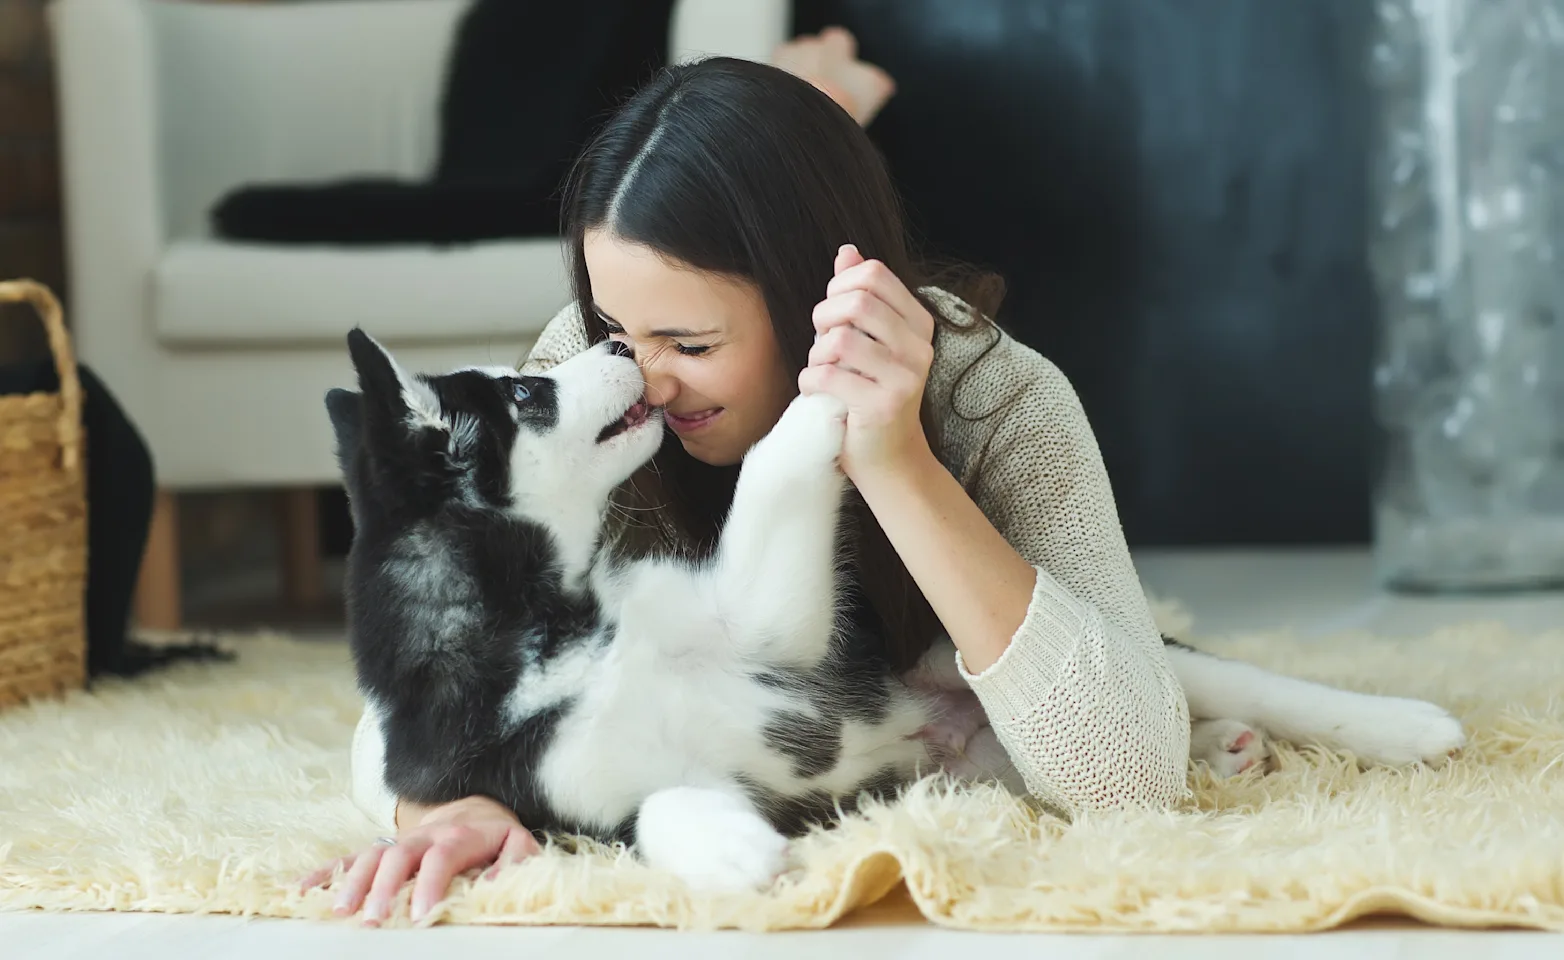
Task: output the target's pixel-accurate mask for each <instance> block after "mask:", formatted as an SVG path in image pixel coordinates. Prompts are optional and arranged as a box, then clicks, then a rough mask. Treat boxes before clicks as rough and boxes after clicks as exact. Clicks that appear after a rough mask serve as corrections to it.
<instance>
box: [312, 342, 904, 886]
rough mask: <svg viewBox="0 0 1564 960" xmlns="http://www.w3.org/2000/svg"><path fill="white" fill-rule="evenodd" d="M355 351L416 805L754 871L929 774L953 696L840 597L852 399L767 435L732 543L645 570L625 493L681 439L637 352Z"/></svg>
mask: <svg viewBox="0 0 1564 960" xmlns="http://www.w3.org/2000/svg"><path fill="white" fill-rule="evenodd" d="M348 346H349V352H350V353H351V355H352V358H353V363H354V366H355V367H356V368H357V372H358V379H359V392H357V393H353V392H349V391H346V390H333V391H331V392H330V393H329V394H328V396H327V407H328V409H329V411H330V414H331V418H332V422H333V425H334V427H335V429H336V434H337V441H338V455H339V458H340V461H341V466H342V470H343V475H344V479H345V482H346V486H347V490H348V493H349V497H350V502H351V504H352V512H353V519H354V523H355V528H356V530H355V536H354V541H353V545H352V548H351V551H350V553H349V556H348V583H347V589H348V609H349V618H350V623H351V644H352V650H353V656H354V661H355V664H356V666H357V670H358V676H359V683H360V687H361V688H362V690H363V692H364V694H365V696H366V699H367V700H368V701H369V705H370V707H371V708H372V709H374V710H376V711H377V713H378V715H379V719H380V728H381V732H382V735H383V737H384V744H385V779H386V783H387V785H388V786H389V787H390V788H391V789H392V790H393V791H394V792H395V793H396V794H397V795H398V796H400V797H403V798H406V799H409V800H412V801H415V802H419V803H430V804H432V803H440V802H444V801H449V800H455V799H457V798H459V797H464V796H468V795H472V794H482V795H485V796H489V797H492V798H494V799H496V800H498V801H499V802H501V803H503V804H505V805H506V806H508V807H510V808H511V809H512V810H514V811H515V812H516V814H517V815H518V816H519V817H520V819H521V822H522V823H524V824H526V825H527V826H528V827H531V828H533V829H538V830H551V831H552V830H557V831H563V832H571V833H582V834H586V835H590V836H595V837H598V838H602V839H618V840H624V841H626V842H630V843H633V844H634V845H635V846H636V847H637V848H638V850H639V851H640V853H641V854H642V856H643V857H644V858H645V859H646V860H647V861H648V862H649V863H650V864H652V865H653V866H655V867H659V868H664V869H668V870H671V871H673V872H674V873H676V874H678V875H680V876H681V877H683V878H684V879H685V880H687V881H689V882H690V883H691V884H692V885H694V886H696V887H699V888H724V889H731V888H739V887H752V886H756V885H763V884H765V883H767V882H769V881H770V880H771V879H772V878H773V877H775V876H776V875H777V874H778V873H779V872H780V871H781V869H782V868H783V865H784V854H785V850H786V838H787V837H789V836H794V835H797V834H799V833H801V832H803V831H804V830H805V829H807V828H808V826H809V825H810V824H813V823H817V822H828V821H829V820H830V819H832V818H833V817H834V815H835V810H836V808H837V806H838V805H840V806H841V807H842V808H843V809H851V808H852V807H853V806H854V801H855V800H856V798H857V797H858V796H859V795H860V794H862V793H865V792H867V793H870V794H881V795H883V794H887V793H889V792H893V791H894V789H895V788H896V787H897V786H898V785H901V784H904V783H906V782H907V781H909V780H911V779H914V778H915V777H916V776H917V775H918V773H919V768H920V765H928V749H927V747H926V745H925V743H924V742H923V741H922V740H921V739H918V735H919V733H920V731H921V730H922V728H923V727H924V726H925V725H926V724H928V723H929V721H930V718H931V702H930V701H929V700H928V699H926V698H925V697H923V696H922V695H920V694H918V693H916V692H914V691H913V690H911V689H910V688H909V687H907V686H906V685H904V684H903V683H902V682H900V681H899V680H897V679H896V678H895V677H893V676H892V675H891V672H890V670H889V667H888V665H887V664H886V662H885V660H884V658H883V657H882V656H881V655H880V653H879V649H878V647H877V645H876V643H875V642H874V638H873V637H871V636H867V635H865V633H864V631H862V630H861V629H859V628H857V627H855V626H854V625H853V623H852V622H851V620H850V619H849V618H847V617H845V616H843V615H842V614H843V604H842V603H841V602H840V599H841V596H842V591H841V589H840V578H839V577H838V570H837V567H836V562H835V561H836V555H837V549H836V547H837V522H838V514H839V505H840V502H841V499H842V495H843V491H844V485H845V478H844V477H843V475H842V472H841V470H840V468H839V467H838V466H837V456H838V454H839V453H840V451H841V443H842V435H843V431H844V429H845V418H846V411H845V409H844V408H843V407H841V405H840V404H839V403H837V402H836V401H834V400H831V399H829V398H825V397H800V398H799V399H797V400H795V401H794V402H793V404H792V405H791V406H790V407H789V408H788V410H787V411H786V413H785V414H784V415H783V417H782V419H781V421H780V422H779V423H778V424H777V425H776V427H775V428H774V429H773V430H772V431H771V433H770V434H769V435H768V436H767V437H766V438H765V439H763V440H762V441H761V442H760V443H759V444H758V445H756V446H755V447H754V449H753V450H751V451H750V453H749V455H748V456H747V457H746V459H745V461H744V464H743V467H742V469H741V473H740V477H739V480H738V484H737V488H736V490H735V493H734V500H733V507H732V511H731V513H730V515H729V517H728V519H727V522H726V524H725V525H724V528H723V531H722V534H721V537H720V540H719V543H718V546H717V548H716V551H715V553H714V555H713V556H712V557H711V558H710V559H709V560H707V561H705V562H702V563H698V564H691V563H686V562H682V561H679V560H675V559H667V560H642V561H637V562H619V561H617V560H615V558H614V557H613V555H612V551H610V550H607V549H605V545H604V542H603V538H604V533H603V531H604V517H605V513H606V509H607V504H608V500H609V497H610V494H611V492H612V491H613V490H614V488H615V487H616V486H618V485H619V484H621V483H622V482H624V481H625V480H626V479H627V478H628V477H629V476H630V474H631V473H632V472H634V471H635V470H636V469H638V468H639V467H640V466H641V465H642V464H644V463H645V462H646V461H647V460H649V459H650V458H651V456H652V455H653V454H654V453H655V452H656V450H657V448H658V445H659V444H660V443H661V442H662V437H663V429H662V422H661V415H660V412H659V411H658V410H656V409H654V408H652V407H650V406H649V405H648V404H647V402H646V400H645V398H644V396H643V392H644V381H643V380H642V378H641V375H640V371H639V369H638V368H637V366H636V364H635V361H634V360H633V359H632V358H631V356H630V355H629V351H628V348H626V347H624V346H622V345H617V344H613V343H604V344H601V345H599V346H596V347H594V348H592V349H590V350H588V351H586V352H585V353H582V354H580V355H578V356H576V357H574V358H572V359H570V360H568V361H566V362H565V363H563V364H560V365H559V366H558V367H556V368H554V369H553V370H552V371H550V373H549V374H548V375H547V376H544V377H528V376H521V375H519V374H518V373H517V372H516V371H514V370H504V369H466V370H458V371H454V372H451V373H447V374H444V375H441V376H413V375H410V374H408V373H407V372H405V371H403V370H402V369H400V368H399V366H398V365H397V363H396V361H395V360H394V359H393V358H392V357H391V355H390V354H389V353H387V352H386V351H385V350H384V349H382V348H381V347H380V345H378V344H377V343H376V342H375V341H374V340H373V339H372V338H370V337H369V336H368V335H367V334H365V333H363V332H362V331H359V330H355V331H353V332H352V333H351V334H350V335H349V337H348Z"/></svg>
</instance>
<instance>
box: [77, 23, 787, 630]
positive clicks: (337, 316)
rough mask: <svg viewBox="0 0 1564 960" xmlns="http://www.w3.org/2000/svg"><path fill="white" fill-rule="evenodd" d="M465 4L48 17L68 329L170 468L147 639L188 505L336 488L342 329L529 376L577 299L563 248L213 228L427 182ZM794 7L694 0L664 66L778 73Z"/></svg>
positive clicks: (426, 355)
mask: <svg viewBox="0 0 1564 960" xmlns="http://www.w3.org/2000/svg"><path fill="white" fill-rule="evenodd" d="M469 2H470V0H329V2H311V0H303V2H299V0H293V2H284V3H273V4H232V3H224V4H215V3H201V2H192V0H56V2H55V3H54V4H53V6H52V8H51V11H50V16H51V20H52V25H53V28H54V38H55V44H56V62H57V69H58V78H59V104H60V136H61V146H62V178H63V183H64V192H65V214H66V216H65V223H66V249H67V260H68V267H69V275H70V289H69V302H70V315H71V319H72V326H73V331H74V335H75V338H76V341H77V344H78V347H79V352H80V355H81V357H82V358H83V360H84V361H85V362H86V363H88V364H90V365H92V366H93V367H94V369H95V370H96V371H97V373H98V374H99V375H100V376H101V377H102V379H103V380H104V382H105V383H106V384H107V385H108V386H109V387H110V388H111V389H112V390H114V392H115V394H116V396H117V397H118V398H119V400H120V401H121V402H122V403H123V405H124V407H125V409H126V410H127V411H128V413H129V414H130V416H131V417H132V419H133V420H134V421H135V423H136V424H137V425H138V427H139V428H140V429H141V430H142V431H143V432H144V433H145V435H146V437H147V440H148V442H149V444H150V445H151V448H152V452H153V456H154V459H155V462H156V465H157V471H158V484H159V488H160V494H159V512H158V517H157V519H156V520H155V521H154V526H153V542H152V543H151V544H149V549H148V561H147V565H146V569H145V570H144V571H143V578H142V591H141V596H140V598H138V615H139V617H140V619H141V620H142V622H143V624H144V625H149V626H164V627H168V626H174V625H176V624H177V622H178V609H179V592H178V574H177V570H178V555H177V549H176V547H175V543H176V542H177V538H176V532H177V527H176V522H177V521H176V519H175V518H176V514H175V512H174V509H173V508H174V504H175V497H174V495H175V494H176V493H177V492H179V491H186V490H196V489H219V488H234V487H283V488H292V489H297V490H303V489H307V488H311V487H316V486H324V485H330V484H333V483H335V482H336V481H337V468H336V463H335V460H334V457H333V453H332V437H331V432H330V429H329V423H328V421H327V418H326V415H325V412H324V408H323V406H322V403H323V400H322V398H323V396H324V394H325V391H326V390H327V389H328V388H329V387H332V386H336V385H344V384H349V383H351V382H352V376H353V373H352V367H351V365H350V364H349V363H348V359H347V354H346V350H345V348H344V346H343V337H344V335H345V334H346V332H347V330H348V328H349V327H351V326H353V325H354V324H362V325H363V326H364V327H365V328H366V329H368V330H371V331H372V332H373V333H375V334H376V335H377V336H379V337H381V338H383V339H385V340H386V341H388V342H389V343H391V344H392V345H393V346H394V347H395V348H396V349H397V350H398V351H399V353H400V355H401V356H402V357H404V358H405V359H406V361H407V363H408V364H409V365H411V366H414V367H417V368H422V369H441V368H447V367H451V366H455V365H458V364H462V363H470V362H474V361H490V360H493V361H514V360H517V359H519V358H520V357H521V356H522V355H523V354H524V353H525V352H526V350H527V349H528V347H529V345H530V344H531V342H532V340H533V339H534V337H535V336H536V334H537V332H538V331H539V330H540V329H541V328H542V325H543V324H544V323H545V322H546V321H547V320H548V318H549V317H550V316H552V315H553V314H554V313H555V312H556V311H557V310H558V309H559V308H560V307H561V306H562V305H563V304H564V303H565V302H566V301H567V299H568V285H567V279H566V272H565V265H564V258H563V256H562V252H561V249H560V245H559V243H558V241H557V240H554V239H539V240H518V241H497V242H484V243H476V244H472V245H468V246H461V247H452V248H446V249H436V248H433V247H420V246H398V247H390V248H384V247H380V248H376V247H370V248H333V247H296V246H265V245H255V244H240V243H231V242H227V241H224V240H221V239H217V238H215V237H213V236H212V235H211V234H210V231H209V229H208V226H207V211H208V210H209V208H210V207H211V205H212V204H213V202H214V201H216V200H217V199H218V198H219V197H220V196H221V195H222V194H224V193H225V192H227V191H228V190H229V189H231V188H233V187H235V186H238V185H240V184H243V183H246V182H253V181H258V180H305V179H324V178H331V177H338V176H349V175H356V174H390V175H398V176H403V177H410V178H416V177H420V176H423V175H424V174H425V173H426V171H428V170H429V169H431V167H432V163H433V161H434V159H435V157H434V154H435V150H436V147H437V138H438V127H437V111H438V103H439V96H440V92H441V87H442V84H443V80H444V68H445V62H446V55H447V53H448V51H449V49H450V45H451V41H452V37H453V35H454V28H455V26H456V24H457V23H458V21H459V18H460V17H461V15H462V13H463V12H464V11H465V9H466V8H467V6H468V4H469ZM788 12H789V3H788V2H787V0H738V2H735V0H683V2H681V3H680V4H679V5H678V7H677V9H676V13H675V18H674V24H673V29H672V33H671V37H672V41H671V42H672V46H673V48H674V49H673V50H672V51H670V53H671V54H672V55H673V56H674V57H675V58H682V57H684V56H687V55H690V54H699V53H723V54H729V55H734V56H743V57H750V58H753V59H765V58H767V57H769V56H770V54H771V52H772V49H773V48H774V46H775V45H776V44H777V43H779V42H781V41H782V40H783V39H784V37H785V35H786V27H787V18H788ZM293 499H294V501H295V502H297V503H299V504H301V505H304V506H305V508H306V510H307V504H308V503H309V502H312V501H310V500H308V499H307V498H304V497H296V498H293ZM290 526H291V527H293V528H295V529H304V530H305V531H306V535H308V534H309V533H312V531H311V530H309V526H310V525H309V524H308V522H307V521H306V522H304V523H302V524H300V523H294V524H290ZM297 552H298V551H297V550H290V553H295V554H296V553H297ZM306 579H307V578H306Z"/></svg>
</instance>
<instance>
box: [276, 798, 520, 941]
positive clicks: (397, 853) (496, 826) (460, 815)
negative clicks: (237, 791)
mask: <svg viewBox="0 0 1564 960" xmlns="http://www.w3.org/2000/svg"><path fill="white" fill-rule="evenodd" d="M537 852H538V842H537V840H535V839H533V836H532V834H531V832H530V831H528V830H527V829H526V828H525V827H523V826H522V825H521V822H520V821H519V820H517V819H516V815H515V814H513V813H511V811H510V810H509V809H508V808H506V807H504V806H501V805H500V804H499V803H497V802H495V801H493V800H490V799H489V798H488V797H467V798H465V799H462V800H457V801H455V802H453V803H447V804H445V805H444V806H439V807H435V808H433V809H432V810H430V811H429V812H428V813H426V814H425V815H423V816H422V817H420V818H419V819H418V821H417V822H416V823H415V824H414V825H413V826H411V827H403V828H402V829H401V830H400V831H399V832H398V833H397V836H396V844H395V845H394V846H392V845H389V844H383V843H377V844H375V845H374V846H372V847H369V848H368V849H366V850H364V851H362V852H360V853H357V854H354V855H352V856H348V857H343V858H342V859H340V860H336V861H333V862H332V863H330V864H327V865H326V866H325V867H322V868H321V869H319V870H317V871H315V872H314V873H312V874H310V875H309V876H308V877H306V878H305V879H304V883H303V886H304V889H306V890H308V889H309V888H311V887H315V886H319V885H320V884H322V883H324V882H326V881H327V880H329V879H330V878H331V875H332V873H333V872H334V871H335V870H336V869H337V867H338V866H341V867H344V868H346V869H347V873H346V874H345V875H344V876H343V877H342V879H341V880H339V881H338V883H337V885H338V886H339V887H340V890H339V892H338V893H337V903H336V906H335V908H334V910H335V912H336V914H337V915H338V916H349V915H351V914H352V913H353V912H354V911H356V910H358V908H359V904H361V903H362V904H363V905H364V922H366V923H370V924H378V923H379V922H380V921H381V920H384V919H385V918H386V916H387V915H388V914H389V913H390V910H391V899H392V898H393V897H394V896H396V892H397V891H398V890H400V889H401V888H402V884H404V883H406V882H407V881H408V879H409V878H410V877H411V876H412V875H413V874H414V873H416V874H418V882H417V884H416V885H415V886H414V887H413V902H412V910H411V915H412V919H413V921H414V922H417V921H419V920H422V919H423V918H424V915H425V914H427V913H428V912H429V910H430V908H432V907H433V906H434V905H435V904H436V903H438V902H440V900H441V899H442V898H444V896H445V893H446V890H447V889H448V888H449V887H450V885H451V880H452V879H454V878H455V877H456V875H457V874H459V873H462V872H464V871H466V870H471V869H472V868H474V867H482V866H487V865H489V864H493V865H494V866H493V868H492V869H490V870H489V871H488V873H486V874H485V876H493V875H494V874H495V873H497V872H498V871H499V868H500V867H502V866H504V865H505V864H507V863H514V862H516V861H518V860H524V859H526V858H527V857H530V856H532V855H533V854H534V853H537ZM366 898H367V899H366Z"/></svg>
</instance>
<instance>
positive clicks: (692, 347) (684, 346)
mask: <svg viewBox="0 0 1564 960" xmlns="http://www.w3.org/2000/svg"><path fill="white" fill-rule="evenodd" d="M598 320H599V321H601V322H602V324H603V332H604V333H606V334H608V338H609V339H610V340H612V339H615V338H618V337H623V336H624V335H625V331H624V327H621V326H620V325H619V324H617V323H615V322H614V321H612V320H610V319H608V318H607V317H605V316H603V315H602V314H598ZM673 349H674V351H675V352H677V353H678V354H679V355H680V356H684V357H698V356H700V355H701V354H704V353H706V352H708V351H710V350H711V345H710V344H704V343H679V342H678V341H673Z"/></svg>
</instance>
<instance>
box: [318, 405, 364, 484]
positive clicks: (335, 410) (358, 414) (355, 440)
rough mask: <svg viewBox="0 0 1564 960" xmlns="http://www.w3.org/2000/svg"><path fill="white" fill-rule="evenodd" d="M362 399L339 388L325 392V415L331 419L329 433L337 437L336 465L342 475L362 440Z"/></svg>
mask: <svg viewBox="0 0 1564 960" xmlns="http://www.w3.org/2000/svg"><path fill="white" fill-rule="evenodd" d="M363 399H364V398H363V397H361V396H359V395H358V394H357V393H354V392H353V391H352V390H343V389H342V388H340V387H333V388H332V389H330V390H327V391H326V415H327V416H329V417H330V418H331V431H332V433H334V434H336V437H337V464H338V466H340V467H341V468H342V472H343V473H344V474H345V473H347V472H348V470H349V467H350V465H351V463H352V462H353V458H354V455H355V454H357V453H358V447H359V444H360V443H362V442H363V439H364V409H363V406H364V405H363Z"/></svg>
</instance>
